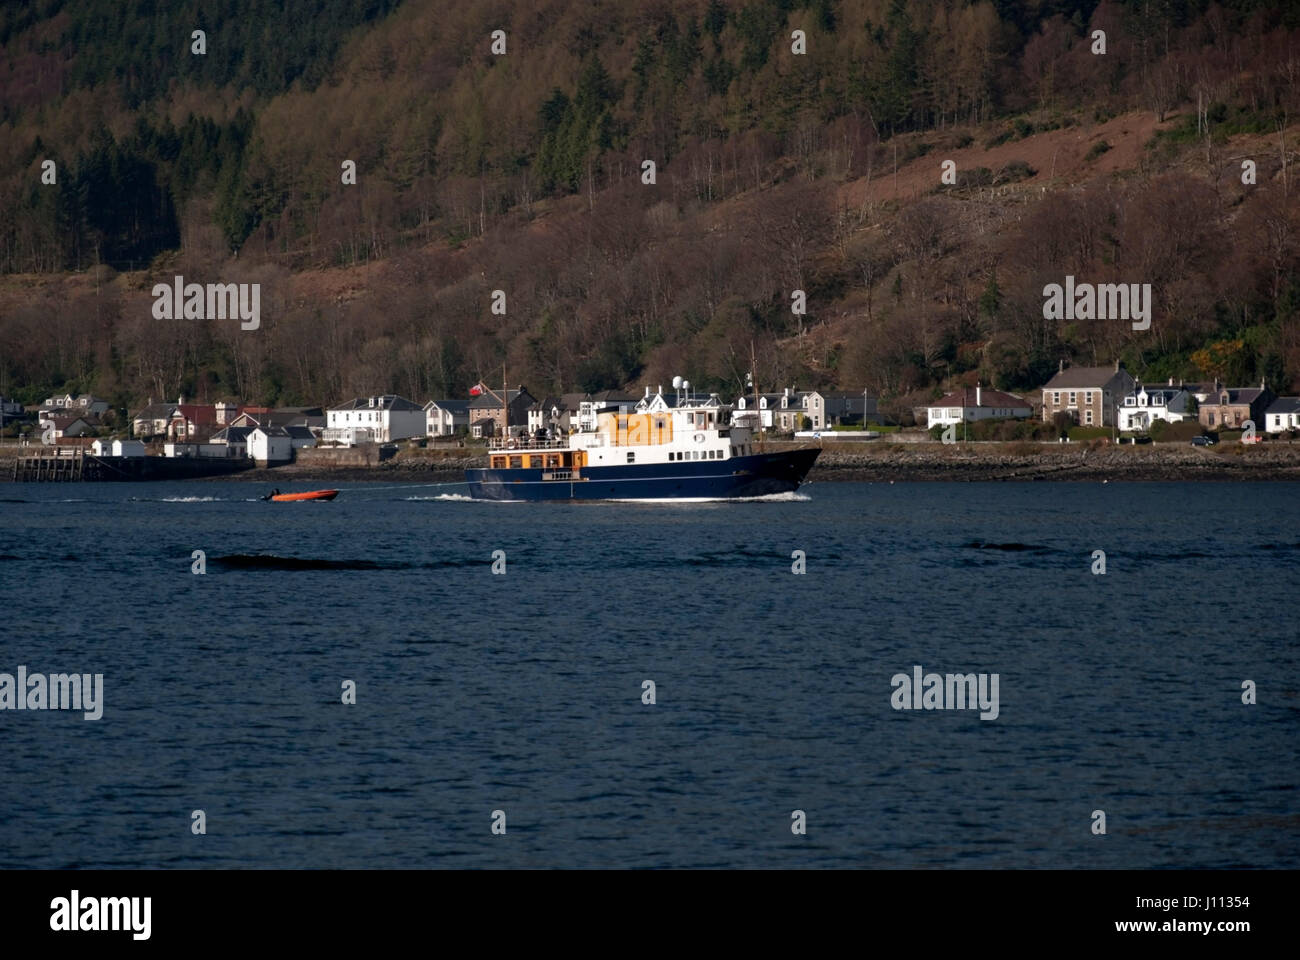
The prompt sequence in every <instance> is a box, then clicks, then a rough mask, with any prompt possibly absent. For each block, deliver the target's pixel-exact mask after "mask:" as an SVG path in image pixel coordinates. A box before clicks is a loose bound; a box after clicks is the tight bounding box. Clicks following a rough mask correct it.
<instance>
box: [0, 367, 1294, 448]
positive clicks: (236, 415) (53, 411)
mask: <svg viewBox="0 0 1300 960" xmlns="http://www.w3.org/2000/svg"><path fill="white" fill-rule="evenodd" d="M680 404H687V405H703V406H715V407H718V408H720V409H721V410H722V411H723V412H725V413H729V414H730V417H731V421H732V422H733V423H744V424H746V425H748V426H750V427H752V428H755V429H760V430H763V431H766V432H768V433H769V434H771V435H773V436H781V435H785V436H788V437H790V438H792V439H817V440H825V439H846V440H847V439H864V440H865V439H872V438H876V437H879V436H882V435H884V434H886V433H889V432H891V431H899V430H900V429H906V430H908V431H909V432H913V433H923V432H924V431H927V430H928V431H929V435H928V436H925V435H922V436H921V437H920V439H935V440H940V439H946V440H950V441H952V440H958V439H960V440H968V439H981V438H982V439H1019V438H1032V439H1039V440H1042V439H1056V440H1058V441H1065V440H1068V439H1070V438H1072V437H1074V436H1076V435H1078V436H1081V437H1089V436H1093V437H1096V436H1102V435H1107V436H1110V435H1113V436H1114V437H1115V438H1116V439H1117V440H1120V441H1121V442H1122V441H1124V440H1130V441H1132V442H1148V441H1150V440H1151V439H1153V438H1154V439H1157V440H1160V439H1171V440H1172V439H1181V440H1184V441H1187V440H1190V441H1191V442H1193V443H1198V444H1208V443H1210V442H1212V441H1213V438H1214V437H1215V436H1216V434H1217V433H1218V432H1219V431H1221V430H1243V429H1244V430H1245V434H1244V435H1243V436H1242V438H1241V439H1243V440H1247V441H1249V440H1257V441H1258V440H1262V439H1264V438H1265V437H1268V436H1274V437H1280V436H1283V435H1285V436H1286V437H1288V438H1290V439H1294V438H1295V437H1296V435H1297V433H1298V432H1300V397H1282V396H1277V395H1275V394H1274V393H1273V391H1272V390H1270V389H1269V387H1268V385H1267V384H1265V383H1261V384H1258V385H1253V386H1227V385H1224V384H1220V383H1218V382H1213V383H1183V382H1179V383H1175V382H1174V381H1173V380H1169V381H1168V382H1164V383H1143V382H1140V381H1139V380H1136V379H1135V378H1134V377H1133V376H1131V375H1130V374H1129V372H1128V371H1127V370H1126V369H1125V368H1124V365H1123V364H1122V363H1119V362H1116V363H1114V364H1113V365H1111V366H1100V367H1083V366H1067V365H1065V364H1064V363H1061V365H1060V367H1059V369H1058V370H1057V372H1056V374H1055V375H1054V376H1053V377H1052V378H1051V379H1050V380H1049V381H1048V382H1047V383H1046V384H1044V385H1043V387H1042V388H1041V390H1040V391H1038V392H1037V393H1031V394H1029V395H1026V396H1017V395H1014V394H1010V393H1006V392H1003V391H1000V390H995V389H992V388H990V387H986V386H984V385H983V384H981V383H978V382H977V383H975V384H974V385H972V386H969V387H964V388H961V389H959V390H956V391H954V392H951V393H948V394H946V395H945V396H942V397H939V398H937V399H935V400H933V401H932V402H931V403H929V404H928V405H926V406H924V407H917V408H914V409H913V410H911V411H910V413H911V416H910V417H909V418H907V419H908V420H910V422H908V423H903V424H899V423H893V424H889V423H884V422H878V421H881V419H882V418H881V414H880V411H879V410H878V405H877V399H876V397H874V396H872V395H871V393H870V392H869V391H865V390H860V391H854V390H849V391H827V390H800V389H797V388H794V387H789V388H784V389H782V390H781V391H780V392H779V393H759V394H757V395H753V394H750V395H742V396H739V397H736V398H735V399H734V400H731V401H726V400H724V399H723V398H722V397H721V396H720V395H719V394H716V393H711V394H707V395H703V394H698V393H693V392H691V389H690V385H689V384H685V385H684V389H683V388H673V389H669V390H668V391H667V392H666V393H665V391H664V390H663V388H662V387H659V388H657V389H656V390H654V391H652V390H651V389H650V388H649V387H646V388H645V391H644V393H643V394H642V395H641V396H636V395H634V394H630V393H624V392H621V391H617V390H606V391H603V392H599V393H594V394H593V393H566V394H563V395H560V396H545V397H542V398H540V399H539V398H537V397H535V396H534V395H533V394H532V393H530V392H529V390H528V389H527V388H526V387H524V386H523V385H518V386H516V387H513V388H509V389H503V388H500V387H493V386H488V385H486V384H483V383H479V384H478V385H476V386H475V387H473V388H472V389H471V390H470V396H468V397H466V398H463V399H441V400H429V401H427V402H425V403H423V404H421V403H419V402H417V401H414V400H409V399H407V398H405V397H401V396H397V395H394V394H382V395H381V394H376V395H374V396H363V397H356V398H353V399H350V400H346V401H344V402H341V403H338V404H335V405H333V406H329V407H279V408H270V407H264V406H255V405H248V404H243V403H240V402H238V401H237V400H234V399H223V400H217V401H215V402H196V401H194V400H191V399H187V398H186V397H184V396H181V397H178V398H177V399H176V402H174V403H171V402H154V401H152V400H151V401H150V402H148V403H147V404H146V405H145V406H144V407H143V408H142V409H140V410H138V411H136V412H134V413H132V414H129V416H128V417H127V418H125V419H123V418H120V417H114V416H113V415H112V414H111V413H110V405H109V404H108V402H107V401H105V400H103V399H101V398H98V397H95V396H93V395H90V394H81V395H78V396H73V395H71V394H68V395H64V396H54V397H49V398H47V399H46V400H45V401H44V403H42V404H40V405H39V407H25V406H23V405H21V404H17V403H14V402H12V401H10V400H5V399H4V398H0V432H2V431H3V427H4V426H5V424H6V423H7V424H8V425H9V427H10V435H11V436H18V437H19V438H20V443H21V444H23V445H27V446H34V447H45V448H48V447H49V446H51V445H53V446H54V447H55V448H56V449H57V450H58V451H59V452H68V451H69V450H71V451H73V452H84V453H86V454H89V455H91V456H95V457H144V456H149V455H155V456H159V455H160V456H165V457H182V458H213V459H220V460H232V459H234V460H247V461H253V462H254V463H256V464H257V465H258V466H275V465H278V464H285V463H289V462H291V461H293V460H294V459H295V457H296V451H298V450H300V449H302V448H304V447H356V446H363V445H367V444H378V445H391V444H396V443H399V442H406V443H412V444H425V445H429V444H440V443H451V444H458V445H464V444H465V443H466V442H470V443H472V442H474V441H484V440H488V439H490V438H493V437H501V436H502V435H503V434H504V433H506V432H507V431H508V433H509V436H510V438H511V439H514V438H520V439H523V438H527V439H552V440H553V439H558V438H561V437H563V436H566V435H567V434H569V433H571V432H573V431H576V430H591V429H594V428H595V425H596V416H597V414H598V413H599V412H600V411H602V410H619V411H625V412H655V411H658V410H663V409H666V408H668V407H671V406H675V405H680ZM959 424H960V425H961V429H960V430H956V429H955V427H956V426H957V425H959ZM1251 425H1254V430H1253V431H1252V430H1251V429H1250V428H1251ZM993 427H997V428H999V429H1000V432H998V433H997V434H990V433H989V430H990V429H991V428H993ZM1080 431H1081V432H1080Z"/></svg>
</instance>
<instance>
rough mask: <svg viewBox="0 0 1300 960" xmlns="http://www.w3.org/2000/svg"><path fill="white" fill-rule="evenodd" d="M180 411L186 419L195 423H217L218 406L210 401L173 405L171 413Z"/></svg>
mask: <svg viewBox="0 0 1300 960" xmlns="http://www.w3.org/2000/svg"><path fill="white" fill-rule="evenodd" d="M177 413H179V414H180V415H181V416H182V417H184V418H185V419H186V420H193V421H194V422H195V423H216V422H217V408H216V407H214V406H213V405H212V404H210V403H177V404H173V405H172V413H171V415H172V416H173V417H174V416H176V414H177Z"/></svg>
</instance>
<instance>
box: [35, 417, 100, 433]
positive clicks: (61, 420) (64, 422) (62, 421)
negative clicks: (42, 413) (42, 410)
mask: <svg viewBox="0 0 1300 960" xmlns="http://www.w3.org/2000/svg"><path fill="white" fill-rule="evenodd" d="M45 422H46V423H52V424H54V428H55V429H56V430H66V429H68V427H70V426H72V425H73V424H75V423H82V424H85V425H86V426H90V424H88V423H86V421H85V418H83V417H78V416H76V415H73V416H67V417H47V418H46V420H45Z"/></svg>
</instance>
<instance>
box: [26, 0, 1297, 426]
mask: <svg viewBox="0 0 1300 960" xmlns="http://www.w3.org/2000/svg"><path fill="white" fill-rule="evenodd" d="M196 31H202V33H201V34H200V35H197V36H196ZM494 31H502V32H503V36H501V37H500V39H499V40H498V41H497V50H496V51H494V50H493V43H494V41H493V33H494ZM795 31H800V33H798V34H796V35H795V36H794V37H792V34H793V33H794V32H795ZM1098 31H1100V32H1101V33H1100V34H1099V33H1098ZM1099 37H1100V38H1101V39H1100V40H1099V39H1098V38H1099ZM1099 43H1104V53H1103V52H1101V50H1100V49H1099ZM501 44H504V52H500V47H501ZM200 49H201V52H199V51H200ZM1297 116H1300V5H1296V4H1290V3H1281V2H1277V3H1271V4H1270V3H1260V2H1253V0H1223V2H1219V3H1211V2H1208V0H1127V2H1103V3H1095V2H1073V0H1061V2H1052V0H1044V2H1032V0H1029V2H1012V0H977V2H967V0H918V2H902V0H647V2H638V0H603V2H601V0H594V2H593V0H531V2H530V0H520V2H507V0H462V2H457V3H442V2H438V3H433V2H422V0H405V2H399V0H295V2H271V0H215V2H202V3H200V2H197V0H180V2H175V3H172V2H166V3H164V2H161V0H81V2H75V0H68V2H62V0H43V2H42V0H36V2H32V3H28V4H22V5H18V4H9V5H5V6H3V7H0V274H3V276H0V344H3V348H0V394H4V395H18V396H20V397H22V398H24V399H29V400H30V399H39V398H40V397H42V396H45V395H47V394H48V393H50V392H52V391H54V390H72V391H74V392H80V391H93V392H96V393H99V394H103V395H106V396H109V397H111V398H113V400H114V403H115V405H118V406H131V405H134V404H137V403H139V402H140V401H141V400H142V399H144V398H146V397H147V396H157V397H161V396H174V395H176V394H179V393H185V394H186V395H189V396H195V397H199V398H203V399H215V398H216V397H218V396H238V397H240V398H241V399H244V400H247V401H262V402H267V403H283V404H288V403H319V402H331V401H334V400H337V399H339V398H340V397H343V396H347V395H354V394H364V393H373V392H376V391H396V392H399V393H402V394H405V395H407V396H410V397H412V398H414V399H425V398H428V397H430V396H444V395H452V396H455V395H463V394H464V391H465V390H466V389H467V387H468V386H469V385H470V384H471V383H473V382H475V381H477V380H479V379H481V378H487V379H494V378H495V377H497V376H498V375H499V374H500V370H501V366H502V363H503V362H505V363H506V364H507V366H508V369H509V371H510V378H511V379H512V380H519V381H522V382H526V383H527V384H528V385H529V387H530V389H531V390H532V392H533V393H534V394H537V395H539V396H540V395H543V394H544V393H547V392H558V391H561V390H565V391H567V390H573V389H591V390H595V389H601V388H605V387H616V386H625V385H629V384H638V383H645V382H649V383H652V384H653V383H657V382H667V381H668V380H670V379H671V377H672V376H673V375H674V374H682V375H685V376H687V377H689V378H690V379H691V380H692V381H693V382H694V383H696V384H697V385H699V386H701V387H705V388H712V389H718V390H722V391H723V392H725V393H733V392H735V391H736V390H737V389H739V387H740V385H741V383H742V382H743V377H744V371H745V370H746V369H747V368H748V363H749V352H750V344H751V342H752V343H753V344H754V346H755V348H756V349H757V351H758V354H759V373H760V379H761V382H763V383H764V384H766V385H771V386H773V387H776V386H780V385H785V384H792V383H797V384H798V385H799V386H806V387H811V386H824V387H835V386H840V387H859V386H868V387H870V388H872V389H874V390H876V391H878V392H880V393H881V394H882V396H883V397H885V398H886V400H887V401H888V403H889V404H892V405H893V407H894V408H895V409H900V410H901V409H903V408H905V407H907V406H909V405H910V404H911V403H912V402H914V401H916V400H917V399H920V398H928V397H930V396H934V395H937V393H938V392H939V391H940V390H941V389H943V388H944V387H946V386H948V385H950V384H952V383H958V382H972V383H973V382H974V381H975V380H976V379H981V380H983V382H985V383H993V384H994V385H996V386H998V387H1001V388H1004V389H1013V390H1015V389H1021V390H1023V389H1028V388H1032V387H1034V386H1037V385H1039V384H1041V382H1042V381H1043V380H1044V379H1046V377H1047V376H1049V375H1050V374H1051V372H1052V371H1053V370H1055V369H1056V367H1057V364H1058V362H1059V361H1060V360H1061V359H1063V358H1064V359H1069V360H1076V361H1079V362H1087V363H1109V362H1111V361H1112V360H1113V359H1115V358H1122V359H1124V360H1125V361H1126V362H1127V363H1128V365H1129V367H1130V368H1131V369H1133V370H1134V371H1135V372H1136V373H1138V374H1141V375H1143V376H1145V377H1147V378H1149V379H1155V378H1160V379H1164V378H1165V377H1168V376H1176V377H1187V378H1189V379H1209V378H1212V377H1215V376H1218V377H1220V378H1222V379H1224V380H1227V381H1233V382H1238V383H1246V382H1256V381H1258V380H1260V379H1266V380H1268V381H1269V382H1270V384H1271V385H1273V386H1274V388H1275V389H1278V390H1281V391H1284V392H1285V391H1287V390H1291V391H1294V390H1295V389H1296V388H1300V323H1298V322H1297V315H1296V314H1297V310H1298V309H1300V184H1297V183H1295V182H1294V180H1295V176H1294V173H1293V172H1292V171H1291V170H1290V166H1291V165H1292V164H1293V163H1294V162H1295V160H1296V147H1295V144H1296V142H1297V131H1296V130H1295V129H1294V127H1293V124H1294V121H1295V119H1296V117H1297ZM647 160H652V161H654V163H655V165H656V167H655V182H654V183H651V184H647V183H645V182H644V181H643V163H644V162H645V161H647ZM948 160H951V161H952V162H953V164H954V165H955V166H954V167H952V168H951V169H952V170H953V172H954V175H955V180H956V182H955V183H945V182H942V180H941V172H942V170H943V169H944V167H943V164H944V162H945V161H948ZM48 161H53V162H54V170H55V171H56V172H57V176H56V179H55V182H54V183H53V184H50V183H44V182H42V180H43V172H44V171H46V170H47V169H48V163H47V162H48ZM345 161H352V162H354V163H355V166H356V182H355V184H353V183H345V182H344V180H345V179H346V178H345V177H344V176H342V173H341V172H342V171H343V169H344V164H345ZM1246 161H1249V162H1250V163H1251V164H1253V165H1254V171H1253V174H1252V175H1251V176H1247V175H1245V173H1244V168H1243V163H1244V162H1246ZM1252 180H1253V182H1249V181H1252ZM1243 181H1247V182H1243ZM176 274H183V275H184V276H185V277H186V279H188V280H195V281H199V282H259V283H261V284H262V288H263V299H262V304H263V306H262V310H263V323H262V327H261V329H260V330H258V331H256V332H255V333H252V332H241V331H240V330H239V327H238V324H234V325H232V324H229V323H223V322H221V321H214V322H208V321H193V320H191V321H182V322H177V321H170V320H159V319H156V318H155V317H154V316H153V315H152V312H151V309H150V307H151V304H152V300H151V297H150V295H149V291H150V289H151V287H152V285H153V283H154V282H156V281H158V280H161V279H166V280H170V279H171V278H172V277H173V276H175V275H176ZM1067 275H1072V276H1075V277H1078V278H1079V279H1080V280H1081V281H1091V282H1097V283H1107V282H1121V281H1122V282H1127V283H1149V284H1151V285H1152V291H1153V296H1152V301H1153V311H1152V323H1151V327H1150V329H1149V330H1147V331H1142V332H1135V331H1133V330H1132V327H1131V324H1130V323H1128V322H1127V321H1126V320H1125V321H1120V320H1083V321H1080V320H1055V319H1052V320H1049V319H1045V318H1044V316H1043V294H1042V291H1043V287H1044V285H1045V284H1046V283H1052V282H1058V283H1059V282H1061V281H1062V280H1063V279H1064V277H1065V276H1067ZM493 290H502V291H505V293H506V296H507V303H508V309H507V311H506V314H505V315H504V316H499V315H494V314H493V313H492V312H491V310H490V305H491V302H492V301H491V294H492V291H493ZM796 290H803V291H805V292H806V295H807V311H806V313H804V314H802V315H800V314H796V313H794V312H792V310H791V296H792V292H793V291H796Z"/></svg>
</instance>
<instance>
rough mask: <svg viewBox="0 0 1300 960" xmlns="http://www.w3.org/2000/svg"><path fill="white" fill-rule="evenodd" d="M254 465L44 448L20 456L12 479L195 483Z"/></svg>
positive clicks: (30, 481)
mask: <svg viewBox="0 0 1300 960" xmlns="http://www.w3.org/2000/svg"><path fill="white" fill-rule="evenodd" d="M254 466H255V464H254V463H253V461H251V460H246V459H242V458H241V459H231V460H225V459H216V458H209V457H157V456H144V457H108V456H95V455H94V454H92V453H87V452H86V449H85V448H84V447H44V448H41V449H40V451H39V452H35V453H30V454H28V453H20V454H18V456H16V457H15V458H14V469H13V477H12V479H13V480H14V481H15V482H19V483H65V482H67V483H73V482H81V481H97V482H105V481H126V482H129V481H137V480H192V479H195V478H198V477H219V476H224V475H226V474H234V473H242V472H243V471H245V470H250V469H252V468H253V467H254Z"/></svg>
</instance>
